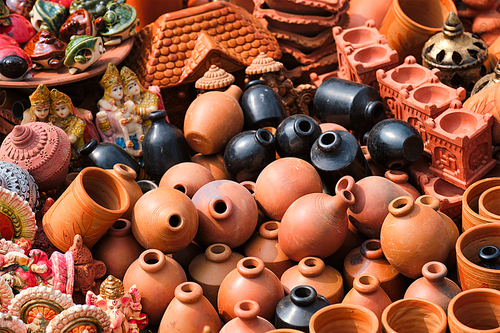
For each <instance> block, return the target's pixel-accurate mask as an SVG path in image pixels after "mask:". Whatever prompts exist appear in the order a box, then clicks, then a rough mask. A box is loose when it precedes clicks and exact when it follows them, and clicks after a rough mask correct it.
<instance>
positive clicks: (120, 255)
mask: <svg viewBox="0 0 500 333" xmlns="http://www.w3.org/2000/svg"><path fill="white" fill-rule="evenodd" d="M144 250H145V249H144V248H143V247H142V246H141V245H140V244H139V243H138V242H137V241H136V240H135V237H134V235H133V234H132V223H131V222H130V221H129V220H126V219H123V218H121V219H118V220H117V221H116V222H115V223H113V225H112V226H111V227H110V228H109V229H108V231H107V232H106V234H105V235H104V236H102V238H101V239H100V240H99V241H98V242H97V243H96V245H94V247H93V248H92V255H93V257H94V259H96V260H100V261H102V262H104V263H105V264H106V273H107V274H108V275H113V276H114V277H116V278H117V279H119V280H123V276H125V272H126V271H127V268H128V267H129V266H130V265H131V264H132V263H133V262H134V261H135V260H136V259H137V258H139V256H140V255H141V253H142V252H144Z"/></svg>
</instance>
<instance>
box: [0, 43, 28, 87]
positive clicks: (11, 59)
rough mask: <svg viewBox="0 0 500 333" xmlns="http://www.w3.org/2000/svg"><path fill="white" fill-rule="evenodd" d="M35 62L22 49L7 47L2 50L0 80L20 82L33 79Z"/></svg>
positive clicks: (0, 52) (0, 50)
mask: <svg viewBox="0 0 500 333" xmlns="http://www.w3.org/2000/svg"><path fill="white" fill-rule="evenodd" d="M32 68H33V62H32V61H31V58H30V57H29V56H28V54H27V53H26V52H25V51H24V50H23V49H22V48H20V47H17V46H12V45H5V46H2V47H1V48H0V80H8V81H19V80H24V79H29V78H31V77H33V75H31V73H30V69H32Z"/></svg>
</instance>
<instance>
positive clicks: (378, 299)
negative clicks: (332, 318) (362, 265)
mask: <svg viewBox="0 0 500 333" xmlns="http://www.w3.org/2000/svg"><path fill="white" fill-rule="evenodd" d="M353 286H354V287H353V288H352V289H351V290H349V292H348V293H347V294H346V295H345V297H344V299H343V300H342V304H351V305H358V306H364V307H365V308H367V309H369V310H371V311H373V313H375V315H376V316H377V318H378V319H379V320H380V319H381V318H382V312H384V310H385V308H386V307H388V306H389V305H390V304H391V303H392V301H391V299H390V298H389V296H387V294H386V293H385V291H384V290H383V289H382V288H380V281H379V279H378V278H377V277H376V276H373V275H369V274H361V275H358V276H356V277H355V278H354V282H353Z"/></svg>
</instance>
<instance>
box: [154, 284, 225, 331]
mask: <svg viewBox="0 0 500 333" xmlns="http://www.w3.org/2000/svg"><path fill="white" fill-rule="evenodd" d="M174 295H175V297H174V298H173V299H172V301H171V302H170V304H169V305H168V307H167V309H166V310H165V313H164V314H163V317H162V319H161V323H160V327H158V333H178V332H201V331H202V330H203V327H205V326H209V327H210V329H212V330H213V331H214V332H219V331H220V329H221V328H222V323H221V321H220V318H219V315H218V314H217V311H215V309H214V307H213V306H212V304H210V302H209V301H208V300H207V299H206V298H205V297H204V296H203V289H202V288H201V287H200V285H199V284H197V283H194V282H184V283H181V284H179V285H178V286H177V287H176V288H175V291H174Z"/></svg>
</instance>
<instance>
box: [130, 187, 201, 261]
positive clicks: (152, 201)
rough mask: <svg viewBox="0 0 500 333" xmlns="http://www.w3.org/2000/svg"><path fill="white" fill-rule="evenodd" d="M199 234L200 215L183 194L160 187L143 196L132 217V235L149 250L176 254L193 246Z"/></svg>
mask: <svg viewBox="0 0 500 333" xmlns="http://www.w3.org/2000/svg"><path fill="white" fill-rule="evenodd" d="M197 231H198V212H197V210H196V207H195V205H194V204H193V202H192V201H191V200H190V199H189V197H188V196H187V195H185V194H184V193H182V192H180V191H177V190H174V189H170V188H165V187H161V188H158V189H156V190H152V191H149V192H148V193H146V194H144V195H143V196H142V197H141V198H140V199H139V200H138V201H137V203H136V205H135V207H134V211H133V214H132V232H133V233H134V236H135V238H136V239H137V241H138V242H139V244H141V245H142V246H143V247H144V248H146V249H158V250H160V251H162V252H165V253H173V252H177V251H180V250H182V249H184V248H185V247H186V246H188V245H189V243H191V242H192V241H193V239H194V237H195V235H196V232H197Z"/></svg>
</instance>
